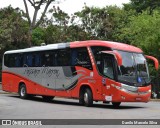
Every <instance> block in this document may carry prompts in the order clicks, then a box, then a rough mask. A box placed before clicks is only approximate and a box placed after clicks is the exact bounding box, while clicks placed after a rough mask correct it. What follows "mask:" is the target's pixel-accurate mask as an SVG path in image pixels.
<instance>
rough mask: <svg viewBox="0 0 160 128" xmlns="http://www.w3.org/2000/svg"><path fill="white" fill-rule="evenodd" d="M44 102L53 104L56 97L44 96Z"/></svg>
mask: <svg viewBox="0 0 160 128" xmlns="http://www.w3.org/2000/svg"><path fill="white" fill-rule="evenodd" d="M42 98H43V100H44V101H45V102H51V101H52V100H53V98H54V96H42Z"/></svg>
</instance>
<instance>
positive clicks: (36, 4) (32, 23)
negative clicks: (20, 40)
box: [23, 0, 56, 46]
mask: <svg viewBox="0 0 160 128" xmlns="http://www.w3.org/2000/svg"><path fill="white" fill-rule="evenodd" d="M54 1H56V0H28V2H29V3H30V4H31V5H32V6H33V8H34V15H33V19H32V20H31V18H30V15H29V10H28V5H27V2H26V0H23V2H24V5H25V10H26V14H25V15H26V17H27V19H28V24H29V35H30V36H29V38H28V45H29V46H32V43H31V41H32V36H31V35H32V32H33V30H34V29H35V28H37V27H38V26H39V25H40V24H41V23H42V21H43V18H44V16H45V14H46V12H47V9H48V7H49V5H50V4H51V3H52V2H54ZM42 5H45V8H44V10H43V12H42V15H41V17H40V19H39V20H37V14H38V12H39V10H40V8H41V6H42Z"/></svg>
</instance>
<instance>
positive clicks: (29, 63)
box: [26, 54, 33, 67]
mask: <svg viewBox="0 0 160 128" xmlns="http://www.w3.org/2000/svg"><path fill="white" fill-rule="evenodd" d="M32 59H33V58H32V55H31V54H28V55H27V57H26V62H27V63H26V64H27V66H28V67H32Z"/></svg>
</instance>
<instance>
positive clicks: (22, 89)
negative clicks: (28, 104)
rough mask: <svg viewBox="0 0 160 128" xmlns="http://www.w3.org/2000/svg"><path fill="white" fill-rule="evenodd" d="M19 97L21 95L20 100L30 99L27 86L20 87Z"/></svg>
mask: <svg viewBox="0 0 160 128" xmlns="http://www.w3.org/2000/svg"><path fill="white" fill-rule="evenodd" d="M19 95H20V98H22V99H26V98H27V97H28V95H27V89H26V86H25V84H22V85H21V86H20V89H19Z"/></svg>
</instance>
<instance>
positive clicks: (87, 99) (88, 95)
mask: <svg viewBox="0 0 160 128" xmlns="http://www.w3.org/2000/svg"><path fill="white" fill-rule="evenodd" d="M82 97H83V98H82V99H81V102H83V104H84V105H85V106H86V107H90V106H92V105H93V95H92V91H91V90H90V89H89V88H86V89H85V91H84V92H83V93H82Z"/></svg>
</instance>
